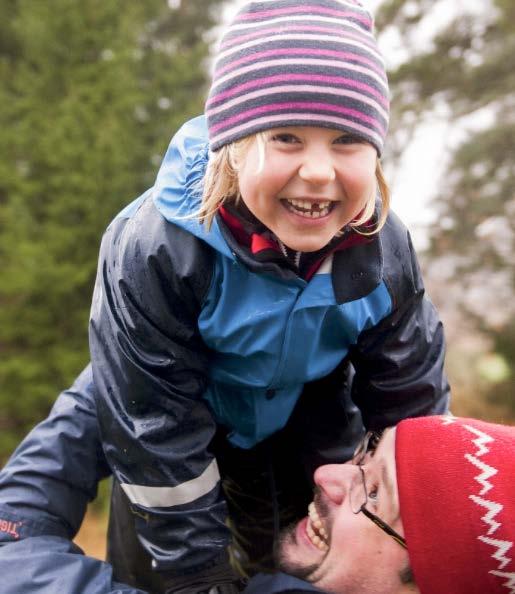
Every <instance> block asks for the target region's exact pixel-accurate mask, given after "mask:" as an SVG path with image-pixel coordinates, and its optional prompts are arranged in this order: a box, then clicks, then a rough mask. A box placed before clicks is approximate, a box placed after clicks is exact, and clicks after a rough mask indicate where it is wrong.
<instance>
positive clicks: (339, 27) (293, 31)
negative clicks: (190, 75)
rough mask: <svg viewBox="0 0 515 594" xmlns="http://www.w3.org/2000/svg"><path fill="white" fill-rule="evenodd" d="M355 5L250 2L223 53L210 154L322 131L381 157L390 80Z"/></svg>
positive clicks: (346, 0) (213, 97)
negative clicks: (296, 132)
mask: <svg viewBox="0 0 515 594" xmlns="http://www.w3.org/2000/svg"><path fill="white" fill-rule="evenodd" d="M372 30H373V20H372V17H371V15H370V14H369V13H368V12H367V11H366V10H365V8H363V7H362V6H361V4H359V2H357V1H356V0H262V1H261V2H247V3H246V4H245V5H244V6H243V7H242V8H241V10H240V11H239V12H238V14H237V15H236V17H235V19H234V20H233V22H232V23H231V24H230V25H229V28H228V30H227V31H226V33H225V35H224V37H223V39H222V41H221V46H220V49H219V54H218V58H217V62H216V65H215V71H214V74H213V81H212V85H211V89H210V93H209V96H208V99H207V103H206V110H205V111H206V116H207V122H208V128H209V138H210V148H211V150H213V151H216V150H217V149H219V148H220V147H222V146H224V145H226V144H229V143H231V142H233V141H235V140H238V139H240V138H244V137H245V136H248V135H250V134H253V133H255V132H260V131H263V130H267V129H270V128H276V127H283V126H322V127H325V128H334V129H337V130H342V131H343V132H347V133H349V134H352V135H355V136H358V137H359V138H362V139H364V140H366V141H368V142H370V143H371V144H372V145H373V146H374V147H375V148H376V149H377V152H378V153H379V154H381V152H382V149H383V144H384V139H385V136H386V131H387V128H388V112H389V100H388V81H387V78H386V73H385V67H384V62H383V58H382V56H381V54H380V52H379V50H378V47H377V43H376V40H375V38H374V35H373V32H372Z"/></svg>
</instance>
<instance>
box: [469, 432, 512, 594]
mask: <svg viewBox="0 0 515 594" xmlns="http://www.w3.org/2000/svg"><path fill="white" fill-rule="evenodd" d="M463 428H464V429H466V430H467V431H469V432H470V433H473V434H474V435H476V436H477V437H476V439H473V440H472V443H473V444H474V445H475V446H476V447H477V450H476V452H475V453H474V455H472V454H468V453H467V454H465V458H466V459H467V460H468V461H469V462H470V463H471V464H473V465H474V466H475V467H476V468H478V469H479V470H481V471H482V472H481V473H480V474H478V475H477V476H476V477H474V478H475V480H476V481H477V482H478V483H479V484H480V485H481V487H482V489H481V492H480V495H484V494H485V493H486V492H488V491H489V490H490V489H491V488H492V487H493V485H492V483H490V482H489V480H488V479H490V478H491V477H492V476H494V475H496V474H497V472H498V470H497V469H496V468H493V467H492V466H489V465H488V464H486V463H485V462H483V461H482V460H479V459H478V456H483V454H485V453H487V452H489V451H490V450H489V448H488V447H486V444H489V443H491V442H492V441H494V439H493V437H491V436H490V435H487V434H486V433H484V432H483V431H480V430H479V429H476V428H475V427H471V426H470V425H463ZM469 499H470V500H471V501H473V502H474V503H475V504H476V505H479V506H481V507H484V508H486V509H487V510H488V512H487V513H486V514H485V515H484V516H483V517H482V518H481V519H482V520H483V522H485V524H487V525H488V526H489V529H488V532H487V534H486V535H480V536H478V540H480V541H482V542H484V543H485V544H488V545H490V546H492V547H495V548H496V551H495V552H494V553H492V555H491V557H492V558H493V559H495V560H496V561H497V562H498V563H499V565H498V567H497V570H491V571H490V572H489V573H491V574H492V575H495V576H498V577H506V578H508V581H507V582H504V583H503V584H502V585H503V586H505V587H506V588H509V590H510V594H515V573H513V572H511V573H507V572H501V571H499V570H500V569H504V567H506V565H508V563H510V561H511V558H510V557H506V553H507V552H508V551H509V550H510V549H511V548H512V546H513V543H512V542H510V541H508V540H497V539H494V538H489V536H490V535H491V534H493V533H494V532H495V531H496V530H497V529H498V528H499V527H500V526H501V523H500V522H497V521H494V518H495V516H496V515H497V514H498V513H499V512H500V511H501V510H502V509H503V506H502V504H500V503H496V502H494V501H488V500H487V499H483V498H482V497H478V496H477V495H469Z"/></svg>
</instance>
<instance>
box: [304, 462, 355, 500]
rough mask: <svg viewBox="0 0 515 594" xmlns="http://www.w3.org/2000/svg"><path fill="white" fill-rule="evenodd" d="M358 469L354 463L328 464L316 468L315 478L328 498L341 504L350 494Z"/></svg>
mask: <svg viewBox="0 0 515 594" xmlns="http://www.w3.org/2000/svg"><path fill="white" fill-rule="evenodd" d="M356 470H357V467H355V466H353V465H352V464H326V465H325V466H320V467H319V468H317V469H316V471H315V474H314V477H313V478H314V481H315V484H316V485H318V486H319V487H320V488H321V489H322V491H324V493H325V494H326V495H327V496H328V498H329V499H330V500H331V501H332V502H333V503H334V504H335V505H340V504H342V503H343V501H344V500H345V497H346V496H348V494H349V491H350V488H351V485H352V483H353V481H354V479H355V474H356Z"/></svg>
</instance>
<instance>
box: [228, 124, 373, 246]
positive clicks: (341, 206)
mask: <svg viewBox="0 0 515 594" xmlns="http://www.w3.org/2000/svg"><path fill="white" fill-rule="evenodd" d="M265 139H266V140H265V151H264V162H263V166H262V167H260V151H259V146H258V142H257V140H256V139H254V141H253V142H252V144H251V146H250V148H249V150H248V153H247V154H246V155H245V157H244V158H243V159H242V163H241V165H240V167H239V172H238V183H239V188H240V193H241V197H242V199H243V201H244V202H245V204H246V206H247V208H248V209H249V210H250V211H251V212H252V214H254V216H256V217H257V218H258V219H259V220H260V221H261V222H262V223H263V224H265V225H266V226H267V227H268V228H269V229H270V230H271V231H272V232H273V233H274V234H275V236H276V237H277V238H278V239H280V240H281V241H282V242H283V243H284V244H285V245H287V246H288V247H289V248H290V249H293V250H296V251H302V252H314V251H316V250H319V249H321V248H323V247H324V246H325V245H327V244H328V243H329V242H330V241H331V239H332V238H333V237H334V236H335V235H336V233H338V231H340V230H341V229H342V228H343V227H344V226H345V225H347V224H348V223H350V222H351V221H352V220H353V219H354V218H356V216H357V215H358V214H359V213H360V212H361V211H362V210H363V208H364V207H365V204H366V203H367V201H368V200H370V199H375V195H376V187H377V186H376V177H375V170H376V160H377V153H376V150H375V148H374V147H373V146H372V145H371V144H369V143H367V142H365V141H362V140H360V139H358V138H357V137H354V136H350V135H349V134H346V133H344V132H341V131H340V130H333V129H329V128H319V127H310V126H302V127H285V128H275V129H273V130H270V131H268V132H266V133H265Z"/></svg>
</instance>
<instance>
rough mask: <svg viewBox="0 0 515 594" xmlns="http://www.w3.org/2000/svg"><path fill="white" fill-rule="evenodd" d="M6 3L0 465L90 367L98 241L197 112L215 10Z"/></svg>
mask: <svg viewBox="0 0 515 594" xmlns="http://www.w3.org/2000/svg"><path fill="white" fill-rule="evenodd" d="M176 4H178V7H177V8H175V9H172V8H170V7H169V6H168V5H167V4H166V2H165V1H164V0H146V1H145V2H123V1H122V0H82V1H81V2H73V1H72V0H48V1H46V2H33V1H31V0H0V14H2V17H3V18H2V19H1V22H0V129H1V130H2V134H1V135H0V153H1V154H2V159H1V161H0V258H1V262H2V275H1V279H0V405H1V406H0V410H1V412H0V459H2V458H5V456H6V454H7V453H8V452H9V451H10V450H11V449H12V448H13V446H14V445H15V444H16V443H17V442H18V441H19V439H20V438H21V437H22V436H23V435H24V434H25V433H26V431H27V430H28V429H29V428H30V427H31V426H32V425H33V424H34V422H35V421H37V420H38V419H40V418H41V417H43V416H44V415H45V414H46V412H47V410H48V408H49V405H50V404H51V403H52V402H53V400H54V399H55V396H56V395H57V393H58V392H59V391H60V390H61V389H63V388H64V387H66V386H67V385H68V384H69V383H70V382H71V381H72V380H73V378H74V376H75V375H76V374H77V373H78V372H79V371H80V369H81V368H82V367H83V366H84V365H85V363H86V362H87V361H88V358H89V355H88V344H87V320H88V313H89V306H90V299H91V292H92V288H93V281H94V275H95V270H96V259H97V253H98V246H99V242H100V238H101V234H102V231H103V229H104V228H105V226H106V225H107V223H108V222H109V220H110V219H111V218H112V217H113V215H114V214H115V213H116V212H117V211H119V210H120V209H121V207H123V205H125V204H127V203H128V202H129V201H131V200H132V199H133V198H135V197H136V196H137V195H138V194H139V193H141V191H143V190H144V189H146V188H147V187H149V186H150V185H151V184H152V182H153V178H154V176H155V172H156V168H157V165H158V162H159V159H160V155H162V154H163V152H164V150H165V148H166V145H167V143H168V141H169V139H170V137H171V135H172V134H173V132H174V131H175V130H176V129H177V128H178V127H179V126H180V125H181V124H182V123H183V122H184V121H185V120H186V119H187V118H189V117H191V116H194V115H198V114H199V113H200V112H201V111H202V106H203V98H204V90H205V87H206V77H207V74H206V69H205V67H204V61H205V59H206V57H207V55H208V49H209V47H208V42H207V41H206V32H207V31H209V30H210V29H211V28H212V26H213V25H214V24H215V12H214V10H215V9H216V8H218V7H219V6H220V4H221V0H210V1H207V0H188V1H187V2H182V3H176Z"/></svg>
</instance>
